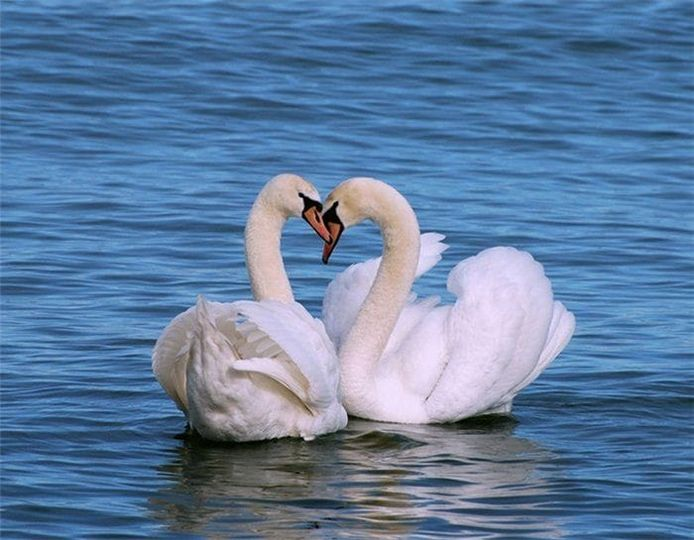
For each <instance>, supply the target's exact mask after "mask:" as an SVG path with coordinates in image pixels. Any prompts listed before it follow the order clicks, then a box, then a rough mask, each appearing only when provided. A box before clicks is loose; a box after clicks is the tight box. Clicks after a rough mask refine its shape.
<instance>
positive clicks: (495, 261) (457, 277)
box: [323, 178, 575, 423]
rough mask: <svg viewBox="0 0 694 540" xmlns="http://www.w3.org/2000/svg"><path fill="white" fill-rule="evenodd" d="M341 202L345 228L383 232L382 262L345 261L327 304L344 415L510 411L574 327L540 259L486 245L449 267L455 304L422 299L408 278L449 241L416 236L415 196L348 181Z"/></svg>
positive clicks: (395, 417)
mask: <svg viewBox="0 0 694 540" xmlns="http://www.w3.org/2000/svg"><path fill="white" fill-rule="evenodd" d="M336 201H338V202H339V206H338V207H337V215H338V216H339V218H340V219H341V220H342V223H343V225H344V226H345V227H349V226H351V225H354V224H356V223H358V222H360V221H362V220H363V219H373V220H374V221H375V222H376V223H377V224H378V225H379V226H380V227H381V230H382V234H383V237H384V255H383V258H382V259H381V258H379V259H372V260H370V261H367V262H365V263H362V264H358V265H353V266H351V267H350V268H348V269H347V270H346V271H345V272H343V273H342V274H341V275H340V276H338V277H337V278H336V279H335V280H334V281H333V282H332V283H331V284H330V285H329V286H328V289H327V293H326V296H325V299H324V303H323V319H324V321H325V324H326V328H327V331H328V335H330V337H331V338H332V339H333V341H334V342H335V343H336V344H337V345H338V350H339V355H340V363H341V378H342V389H343V402H344V404H345V407H346V408H347V411H348V413H350V414H352V415H355V416H359V417H363V418H369V419H373V420H381V421H391V422H406V423H430V422H454V421H457V420H460V419H463V418H466V417H470V416H475V415H479V414H484V413H490V412H509V411H510V410H511V406H512V401H513V398H514V397H515V396H516V395H517V394H518V392H520V391H521V390H522V389H523V388H525V387H526V386H527V385H528V384H530V383H531V382H532V381H533V380H535V378H536V377H537V376H538V375H539V374H540V373H541V372H542V371H543V370H544V369H545V368H546V367H547V366H548V365H549V363H550V362H551V361H552V360H553V359H554V358H556V356H557V355H558V354H559V353H560V352H561V351H562V349H564V347H565V346H566V345H567V343H568V342H569V340H570V339H571V336H572V335H573V332H574V328H575V319H574V316H573V315H572V314H571V313H570V312H569V311H567V310H566V308H565V307H564V306H563V305H562V304H561V303H560V302H557V301H554V299H553V293H552V287H551V284H550V282H549V280H548V279H547V277H546V276H545V274H544V270H543V268H542V265H540V264H539V263H538V262H536V261H535V260H534V259H533V257H532V256H531V255H530V254H528V253H526V252H523V251H519V250H517V249H514V248H510V247H495V248H492V249H487V250H485V251H483V252H481V253H480V254H478V255H476V256H474V257H470V258H468V259H465V260H463V261H462V262H460V263H459V264H458V265H456V266H455V267H454V268H453V270H451V272H450V274H449V277H448V283H447V287H448V290H449V291H450V292H451V293H453V294H454V295H456V297H457V300H456V302H455V303H454V304H453V305H439V299H438V298H427V299H424V300H416V299H415V298H414V297H413V295H412V293H411V285H412V282H413V280H414V278H416V277H418V276H420V275H421V274H423V273H424V272H426V271H428V270H429V269H430V268H432V267H433V266H434V265H435V264H436V263H437V262H438V261H439V260H440V259H441V253H442V252H443V251H444V250H445V249H446V247H447V246H446V245H445V244H443V243H441V240H442V239H443V238H444V237H443V236H441V235H435V234H432V233H429V234H424V235H421V239H420V235H419V228H418V226H417V221H416V217H415V215H414V212H412V210H411V208H410V206H409V204H408V203H407V201H406V200H405V199H404V197H402V196H401V195H400V194H399V193H398V192H397V191H396V190H394V189H393V188H392V187H390V186H388V185H387V184H384V183H383V182H380V181H377V180H373V179H365V178H359V179H352V180H348V181H346V182H344V183H343V184H342V185H341V186H338V188H336V189H335V190H334V191H333V192H332V193H331V194H330V195H329V196H328V198H327V200H326V207H330V206H331V205H332V204H334V202H336ZM365 201H366V202H365Z"/></svg>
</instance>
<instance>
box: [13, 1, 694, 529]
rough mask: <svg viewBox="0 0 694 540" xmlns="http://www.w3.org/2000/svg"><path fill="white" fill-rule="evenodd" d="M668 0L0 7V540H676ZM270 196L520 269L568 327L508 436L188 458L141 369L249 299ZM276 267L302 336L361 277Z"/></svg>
mask: <svg viewBox="0 0 694 540" xmlns="http://www.w3.org/2000/svg"><path fill="white" fill-rule="evenodd" d="M693 15H694V8H693V6H692V4H691V2H665V1H657V2H608V3H604V2H599V3H598V2H596V3H591V2H587V3H586V2H583V3H581V2H573V3H524V2H505V3H498V2H485V3H460V2H438V3H421V4H417V3H412V2H401V1H398V2H395V1H392V2H391V1H389V2H383V3H381V4H380V5H379V7H378V8H375V7H373V6H372V5H371V3H370V2H363V1H352V2H345V3H337V2H334V3H327V5H308V4H306V3H300V2H291V1H290V2H282V3H279V2H278V3H273V5H271V6H267V5H266V3H262V2H257V3H256V2H239V3H238V4H236V5H233V4H231V3H227V2H224V3H222V2H199V3H192V2H190V3H185V2H175V3H174V2H148V3H146V4H145V3H138V2H118V3H115V2H101V1H98V2H97V1H90V2H69V1H62V0H55V1H54V0H50V1H49V0H46V1H42V2H39V1H27V2H11V1H8V2H4V3H3V13H2V238H1V239H2V265H3V266H2V379H1V385H2V410H1V415H2V430H3V434H2V446H1V447H2V508H3V512H2V515H1V516H0V518H1V520H2V521H1V525H0V527H1V529H2V536H3V538H39V537H41V538H126V537H127V538H138V537H141V538H151V537H160V538H165V537H170V538H227V537H243V536H251V537H268V538H275V537H279V536H282V537H285V538H301V537H306V536H308V537H314V538H326V537H327V538H330V537H338V536H339V537H354V538H364V537H366V536H368V535H369V534H376V533H381V534H384V535H389V536H391V537H418V538H424V537H440V536H450V537H454V538H461V537H471V538H584V537H589V536H590V537H594V538H630V539H631V538H649V539H651V538H689V537H691V535H692V534H694V533H693V531H694V518H693V516H694V508H693V503H692V501H694V489H692V488H693V487H694V485H693V484H694V470H693V469H694V465H693V464H694V460H693V457H694V456H693V453H692V440H694V439H693V438H692V425H693V424H692V420H693V416H694V414H693V413H694V408H693V406H692V398H691V388H692V379H693V377H692V357H691V351H692V339H691V337H690V336H691V335H693V334H694V332H693V329H692V324H691V322H692V308H693V307H694V306H693V304H692V298H693V296H692V284H691V278H692V275H693V270H694V264H693V263H694V261H693V257H692V247H693V245H692V240H693V238H694V237H693V232H694V231H693V229H694V223H693V219H692V210H693V208H694V206H693V205H692V203H693V200H694V193H693V191H694V187H693V186H694V184H693V183H692V170H693V169H692V165H693V163H692V161H693V156H694V153H693V150H694V145H693V141H694V139H693V138H692V131H693V119H694V105H693V100H692V91H693V90H694V72H693V70H692V60H693V55H694V41H693V38H692V36H693V35H694V28H692V26H693V23H692V21H694V17H693ZM283 171H294V172H297V173H300V174H303V175H305V176H306V177H307V178H309V179H311V180H313V181H314V182H315V183H316V185H317V186H318V187H319V189H320V190H321V191H322V192H323V194H324V196H325V195H326V194H327V192H328V191H329V190H330V189H331V187H332V186H334V185H336V184H337V183H338V182H339V181H341V180H342V179H344V178H347V177H349V176H354V175H370V176H375V177H378V178H382V179H384V180H386V181H388V182H390V183H392V184H393V185H394V186H396V187H397V188H398V189H400V190H401V191H402V192H403V193H404V194H405V195H406V196H407V197H408V198H409V200H410V202H411V203H412V205H413V206H414V208H415V209H416V211H417V214H418V216H419V220H420V223H421V225H422V229H423V230H428V231H432V230H433V231H438V232H441V233H444V234H446V235H447V237H448V241H449V243H450V244H451V248H450V250H449V251H448V252H447V253H446V256H445V258H444V260H443V261H442V262H441V263H440V264H439V265H438V267H437V268H435V269H434V270H433V271H432V272H431V274H430V275H428V276H426V278H425V279H423V280H422V282H421V283H419V284H418V286H417V287H418V290H419V291H420V292H421V293H424V294H429V293H441V292H443V289H444V286H443V283H444V281H445V278H446V275H447V273H448V271H449V270H450V269H451V268H452V266H453V265H454V264H455V263H456V262H457V261H458V260H460V259H461V258H464V257H467V256H470V255H472V254H474V253H476V252H477V251H479V250H481V249H484V248H486V247H490V246H493V245H499V244H512V245H515V246H518V247H521V248H524V249H527V250H529V251H530V252H532V253H533V254H534V255H535V257H536V258H537V259H539V260H540V261H541V262H542V263H543V264H544V265H545V268H546V271H547V273H548V275H549V276H550V277H551V279H552V282H553V284H554V289H555V293H556V296H557V297H558V298H559V299H561V300H562V301H563V302H565V304H566V305H567V306H568V307H569V309H571V310H572V311H573V312H574V313H575V314H576V317H577V320H578V329H577V332H576V335H575V337H574V339H573V341H572V342H571V343H570V345H569V347H568V348H567V349H566V350H565V351H564V353H563V354H562V355H561V356H560V357H559V358H558V359H557V360H556V361H555V363H554V364H553V365H552V366H551V367H550V368H549V369H548V370H547V371H546V372H545V373H544V374H543V375H542V377H540V379H539V380H538V381H536V382H535V383H534V384H533V385H532V386H531V387H529V388H528V389H526V390H525V391H524V392H523V393H522V394H521V395H520V396H519V397H518V399H517V400H516V403H515V409H514V415H513V417H512V418H487V419H475V420H470V421H467V422H461V423H459V424H454V425H446V426H399V425H388V424H376V423H370V422H366V421H353V422H351V423H350V424H349V426H348V428H347V429H346V430H345V431H343V432H341V433H337V434H335V435H331V436H327V437H323V438H321V439H319V440H317V441H315V442H313V443H304V442H301V441H293V440H282V441H274V442H265V443H258V444H245V445H209V444H205V443H204V442H201V441H199V440H191V439H187V438H185V437H183V436H182V433H183V431H184V420H183V418H182V416H181V414H180V413H178V412H177V411H176V410H175V408H174V406H173V405H172V403H171V402H170V401H168V399H167V398H166V397H165V395H164V393H163V391H162V390H161V389H160V388H159V386H158V385H157V384H156V382H155V381H154V379H153V377H152V374H151V372H150V365H149V362H150V360H149V355H150V351H151V348H152V345H153V344H154V341H155V339H156V338H157V336H158V335H159V332H160V331H161V330H162V329H163V327H164V326H165V325H166V324H167V322H168V321H169V320H170V319H171V318H172V317H173V316H174V315H176V314H177V313H179V312H180V311H182V310H183V309H185V308H186V307H188V306H189V305H191V304H192V303H193V302H194V299H195V296H196V295H197V294H198V293H204V294H206V295H207V296H209V297H210V298H212V299H215V300H234V299H240V298H248V297H249V296H250V291H249V287H248V284H247V277H246V274H245V266H244V262H243V258H242V253H243V251H242V234H241V233H242V230H243V226H244V221H245V218H246V214H247V211H248V208H249V207H250V205H251V203H252V201H253V199H254V197H255V194H256V193H257V192H258V190H259V189H260V187H261V186H262V185H263V183H264V182H265V181H266V180H268V179H269V178H270V177H272V176H273V175H275V174H277V173H279V172H283ZM320 249H321V246H320V241H319V240H318V239H317V238H316V237H315V235H314V234H313V233H312V232H310V231H309V230H308V229H307V227H306V226H305V224H303V223H301V222H299V221H295V222H292V223H290V224H289V226H288V228H287V230H286V234H285V241H284V253H285V257H286V262H287V266H288V270H289V274H290V277H291V279H292V283H293V285H294V288H295V292H296V296H297V298H298V299H299V300H300V301H301V302H302V303H304V304H305V305H306V306H307V307H308V308H309V309H310V310H311V311H312V312H313V313H318V311H319V306H320V300H321V298H322V295H323V291H324V288H325V286H326V284H327V282H328V280H329V279H330V278H331V277H332V276H333V275H335V273H336V272H337V271H339V270H340V269H342V268H344V267H345V266H346V265H347V264H349V263H351V262H355V261H357V260H360V259H363V258H365V257H369V256H373V255H376V254H377V253H378V251H379V249H380V243H379V239H378V234H377V231H376V229H375V228H374V227H373V226H367V225H364V226H361V227H359V228H356V229H354V230H350V231H349V232H348V233H347V234H345V235H344V237H343V240H341V245H340V248H339V249H338V250H337V252H336V254H335V255H334V257H333V261H331V264H330V265H329V266H327V267H324V266H322V265H321V264H320Z"/></svg>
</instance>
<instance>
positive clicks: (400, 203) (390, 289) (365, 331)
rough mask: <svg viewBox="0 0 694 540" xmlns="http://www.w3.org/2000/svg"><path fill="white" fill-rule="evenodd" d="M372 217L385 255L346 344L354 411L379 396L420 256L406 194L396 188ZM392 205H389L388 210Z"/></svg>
mask: <svg viewBox="0 0 694 540" xmlns="http://www.w3.org/2000/svg"><path fill="white" fill-rule="evenodd" d="M394 194H396V195H397V197H393V196H392V195H390V197H389V198H388V201H387V202H386V201H383V202H381V203H380V204H379V201H378V197H374V199H375V200H374V202H375V203H376V204H375V205H374V207H373V210H371V212H369V217H370V218H371V219H373V221H374V222H376V224H377V225H378V226H379V227H380V229H381V235H382V237H383V258H382V260H381V264H380V266H379V267H378V272H377V273H376V278H375V280H374V282H373V285H372V286H371V290H370V291H369V294H368V296H367V297H366V299H365V300H364V303H363V305H362V307H361V310H360V311H359V314H358V315H357V318H356V321H355V323H354V326H353V327H352V328H351V330H350V331H349V333H348V334H347V338H346V339H345V341H344V343H343V345H342V347H341V349H340V369H341V374H340V375H341V387H342V395H343V400H344V404H345V407H346V408H347V410H348V411H350V414H354V415H356V416H360V411H361V410H364V411H367V410H373V403H374V402H375V401H377V399H378V396H377V395H376V392H375V391H374V389H373V380H374V377H373V374H374V370H375V369H376V367H377V365H378V363H379V361H380V359H381V356H382V355H383V351H384V350H385V348H386V345H387V344H388V339H389V338H390V335H391V333H392V332H393V328H394V327H395V324H396V323H397V321H398V318H399V317H400V313H401V311H402V309H403V307H404V306H405V304H406V303H407V298H408V296H409V294H410V290H411V287H412V283H413V282H414V278H415V272H416V269H417V262H418V260H419V225H418V223H417V216H416V215H415V213H414V211H413V210H412V208H411V207H410V205H409V204H408V203H407V201H406V200H405V198H404V197H402V196H401V195H400V194H399V193H397V192H394ZM386 208H387V210H386Z"/></svg>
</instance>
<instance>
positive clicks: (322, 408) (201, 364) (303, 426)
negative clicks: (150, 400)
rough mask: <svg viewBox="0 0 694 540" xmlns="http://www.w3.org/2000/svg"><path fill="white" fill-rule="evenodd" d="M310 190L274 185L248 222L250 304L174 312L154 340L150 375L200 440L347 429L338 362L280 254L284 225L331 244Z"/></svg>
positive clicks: (307, 435)
mask: <svg viewBox="0 0 694 540" xmlns="http://www.w3.org/2000/svg"><path fill="white" fill-rule="evenodd" d="M319 200H320V199H319V196H318V193H317V191H316V189H315V188H314V187H313V186H312V185H311V184H310V183H309V182H307V181H306V180H304V179H303V178H301V177H299V176H295V175H290V174H284V175H279V176H277V177H275V178H273V179H272V180H271V181H270V182H268V184H267V185H266V186H265V187H264V188H263V189H262V191H261V192H260V194H259V195H258V198H257V199H256V201H255V203H254V204H253V207H252V209H251V212H250V214H249V216H248V221H247V224H246V233H245V242H246V264H247V268H248V273H249V277H250V282H251V287H252V290H253V296H254V298H255V299H256V301H255V302H254V301H238V302H234V303H219V302H208V301H206V300H205V299H204V298H203V297H202V296H200V297H198V301H197V304H196V305H195V306H193V307H192V308H190V309H188V310H187V311H185V312H183V313H181V314H180V315H178V316H177V317H176V318H175V319H174V320H173V321H172V322H171V323H170V324H169V326H168V327H167V328H166V329H165V330H164V332H163V333H162V335H161V337H160V338H159V339H158V340H157V343H156V345H155V347H154V352H153V354H152V370H153V371H154V374H155V376H156V379H157V380H158V381H159V383H160V384H161V386H162V387H163V388H164V390H165V391H166V393H167V394H168V395H169V397H171V399H172V400H173V401H174V403H176V405H177V406H178V408H179V409H181V410H182V411H183V412H184V413H185V414H186V416H187V418H188V421H189V423H190V425H191V427H192V428H194V429H195V430H196V431H198V432H199V433H200V434H201V435H202V436H203V437H205V438H207V439H211V440H218V441H251V440H261V439H272V438H278V437H302V438H304V439H306V440H310V439H313V438H314V437H316V436H317V435H321V434H324V433H330V432H333V431H336V430H338V429H341V428H343V427H344V426H345V425H346V424H347V414H346V413H345V410H344V408H343V407H342V405H341V404H340V402H339V400H338V372H339V368H338V363H337V355H336V352H335V348H334V346H333V344H332V343H331V341H330V339H329V338H328V337H327V335H326V333H325V328H324V326H323V324H322V323H321V322H320V321H319V320H317V319H314V318H313V317H312V316H311V315H309V313H308V312H307V311H306V310H305V309H304V308H303V307H302V306H301V305H299V304H298V303H296V302H294V297H293V295H292V290H291V287H290V285H289V280H288V278H287V274H286V272H285V270H284V264H283V262H282V255H281V253H280V237H281V233H282V228H283V226H284V223H285V222H286V220H287V219H288V218H290V217H294V216H296V217H298V216H302V217H304V219H306V221H308V222H309V224H311V226H312V227H313V228H314V229H315V230H316V232H317V233H318V234H319V235H322V237H323V238H324V239H328V233H327V231H326V229H325V227H324V225H323V224H322V222H321V218H320V210H321V209H322V207H321V204H320V202H318V201H319Z"/></svg>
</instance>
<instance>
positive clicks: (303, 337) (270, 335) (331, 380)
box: [233, 300, 339, 413]
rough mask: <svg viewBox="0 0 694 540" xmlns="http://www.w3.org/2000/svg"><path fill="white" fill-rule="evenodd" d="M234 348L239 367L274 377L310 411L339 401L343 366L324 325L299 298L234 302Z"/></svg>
mask: <svg viewBox="0 0 694 540" xmlns="http://www.w3.org/2000/svg"><path fill="white" fill-rule="evenodd" d="M233 306H234V309H235V310H236V313H237V315H236V322H237V327H236V328H237V330H238V332H239V334H240V335H241V337H242V339H241V340H239V341H238V343H237V344H236V347H237V349H238V351H239V354H240V356H241V358H242V360H240V361H238V362H236V363H235V364H234V368H235V369H237V370H241V371H249V372H255V373H262V374H264V375H266V376H268V377H271V378H272V379H274V380H275V381H277V382H278V383H280V384H282V385H283V386H284V387H285V388H287V389H288V390H290V391H291V392H292V393H293V394H295V395H296V397H298V398H299V399H300V400H301V402H302V403H303V404H304V405H305V406H306V408H307V409H309V410H310V411H312V412H314V413H316V412H317V411H320V410H323V409H326V408H329V407H331V406H332V405H333V404H334V402H335V401H336V400H337V388H338V380H339V378H338V377H339V367H338V361H337V354H336V352H335V348H334V346H333V344H332V342H331V341H330V339H329V338H328V336H327V334H326V332H325V327H324V326H323V323H322V322H321V321H319V320H317V319H315V318H314V317H312V316H311V315H310V314H309V313H308V311H306V309H305V308H304V307H303V306H301V304H298V303H296V302H292V303H284V302H278V301H274V300H262V301H260V302H254V301H239V302H234V304H233Z"/></svg>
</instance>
